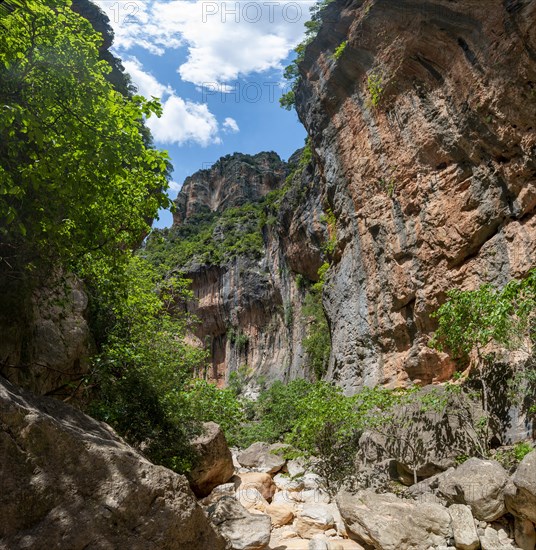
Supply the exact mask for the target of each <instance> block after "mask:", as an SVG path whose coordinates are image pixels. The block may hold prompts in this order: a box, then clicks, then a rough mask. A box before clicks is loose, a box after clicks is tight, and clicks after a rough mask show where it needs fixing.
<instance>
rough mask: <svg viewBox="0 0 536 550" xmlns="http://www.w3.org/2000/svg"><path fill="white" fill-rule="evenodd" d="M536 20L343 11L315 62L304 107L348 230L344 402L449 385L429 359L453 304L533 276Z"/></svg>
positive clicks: (331, 10)
mask: <svg viewBox="0 0 536 550" xmlns="http://www.w3.org/2000/svg"><path fill="white" fill-rule="evenodd" d="M535 19H536V5H535V4H534V2H528V1H524V0H520V1H506V2H504V1H503V0H490V1H489V2H487V3H486V8H485V9H483V4H482V2H480V1H479V0H460V1H457V2H450V1H448V0H433V1H432V0H423V1H421V2H417V3H415V2H411V1H409V0H400V1H397V2H387V1H376V2H363V1H360V0H353V1H352V0H335V1H334V2H333V3H331V4H330V5H329V6H328V8H327V9H326V11H325V14H324V24H323V25H322V27H321V29H320V31H319V33H318V36H317V37H316V38H315V39H314V40H313V41H312V43H311V44H310V45H309V46H308V47H307V48H306V50H305V58H304V61H303V62H302V63H301V64H300V67H299V68H300V73H301V75H302V78H301V82H300V84H299V86H298V88H297V91H296V106H297V111H298V114H299V117H300V120H301V121H302V122H303V124H304V125H305V127H306V129H307V131H308V133H309V136H310V139H311V145H312V148H313V157H314V159H315V162H316V165H317V169H318V171H319V173H321V178H322V186H323V189H324V192H325V196H326V199H327V200H328V202H329V203H330V205H331V207H332V210H333V213H334V214H335V216H336V218H337V241H338V244H337V248H336V251H335V265H334V266H333V267H332V268H331V269H330V271H329V272H328V278H327V284H326V292H325V299H324V305H325V307H326V309H327V312H328V315H329V319H330V327H331V333H332V358H331V365H330V371H329V378H330V379H332V380H334V381H336V382H337V383H338V384H341V385H343V386H344V387H345V388H346V390H347V391H348V392H354V391H356V390H358V389H359V388H360V387H362V386H363V385H364V384H365V385H374V384H390V385H393V386H395V385H404V384H406V383H407V382H408V381H416V382H420V383H430V382H432V381H440V380H444V379H445V378H447V377H449V376H450V375H451V373H452V369H453V365H451V364H450V363H449V361H448V360H447V359H446V357H445V356H442V355H438V354H437V353H435V352H433V351H432V350H430V349H428V348H427V346H426V343H427V341H428V337H429V335H430V333H431V332H432V331H433V330H434V329H435V322H434V320H433V319H431V318H430V314H431V313H432V312H433V311H434V310H436V309H437V307H438V306H439V305H440V303H441V302H442V301H443V300H444V296H445V292H446V290H448V289H450V288H452V287H461V288H464V289H471V288H475V287H476V286H478V285H479V284H480V283H481V282H492V283H497V284H504V283H505V282H506V281H508V280H509V279H510V278H512V277H522V276H523V275H525V274H526V273H527V271H528V269H529V268H531V267H532V266H533V265H535V261H536V238H535V237H536V218H535V216H534V214H535V207H536V132H535V130H534V120H535V119H536V84H535V82H536V56H535V54H534V52H535V48H536V25H534V21H535ZM344 41H347V44H346V47H345V48H344V51H343V52H342V55H340V56H339V57H338V59H337V58H335V56H333V52H334V51H335V49H336V48H337V47H338V46H339V45H341V43H343V42H344Z"/></svg>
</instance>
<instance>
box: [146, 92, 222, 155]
mask: <svg viewBox="0 0 536 550" xmlns="http://www.w3.org/2000/svg"><path fill="white" fill-rule="evenodd" d="M162 106H163V113H162V116H161V117H160V118H156V117H151V118H149V120H147V126H148V127H149V128H150V130H151V132H152V134H153V136H154V138H155V140H156V141H159V142H161V143H176V144H178V145H184V144H185V143H188V142H194V143H197V144H199V145H202V146H203V147H206V146H207V145H210V144H212V143H221V139H220V137H219V136H218V130H219V128H218V121H217V120H216V117H215V116H214V115H213V114H212V113H211V112H210V111H209V109H208V107H207V105H205V104H203V103H194V102H192V101H185V100H184V99H182V98H181V97H178V96H176V95H171V96H170V97H168V98H167V99H166V100H165V101H164V102H163V103H162Z"/></svg>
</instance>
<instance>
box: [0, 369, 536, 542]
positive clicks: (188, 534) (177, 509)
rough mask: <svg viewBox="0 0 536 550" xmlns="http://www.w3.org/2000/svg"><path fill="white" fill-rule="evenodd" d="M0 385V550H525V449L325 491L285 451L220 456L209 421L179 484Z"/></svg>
mask: <svg viewBox="0 0 536 550" xmlns="http://www.w3.org/2000/svg"><path fill="white" fill-rule="evenodd" d="M0 380H1V383H0V424H1V430H0V452H1V456H2V464H1V468H0V472H1V473H2V475H1V480H2V491H0V549H2V550H4V549H6V550H7V549H10V550H11V549H16V548H17V549H18V548H28V549H42V548H46V547H51V548H69V549H70V550H82V549H108V548H109V549H117V548H132V549H136V548H139V549H149V548H158V549H170V550H175V549H177V550H186V549H187V550H209V549H210V550H218V549H221V550H224V549H225V550H351V549H354V550H359V549H364V550H371V549H373V550H432V549H434V550H440V549H443V550H447V549H450V550H454V549H459V550H477V549H478V548H481V549H482V550H507V549H515V548H518V549H521V550H535V546H536V532H535V527H534V525H535V524H536V451H532V452H530V453H529V454H527V455H526V456H525V458H524V459H523V460H522V461H521V462H520V464H519V465H518V466H517V468H516V469H514V470H513V473H509V472H507V471H506V470H505V469H504V468H503V466H501V464H499V463H498V462H496V461H493V460H481V459H477V458H470V459H469V460H467V461H465V462H463V463H462V464H460V465H457V466H456V467H450V468H447V466H445V468H444V471H440V472H439V473H436V474H435V475H431V476H427V475H425V474H423V475H421V476H420V478H421V481H419V482H418V483H416V484H414V483H412V480H411V479H408V478H407V476H406V477H404V478H400V476H399V478H398V482H395V481H394V480H393V479H391V482H390V484H389V483H387V484H385V483H384V482H383V480H384V479H385V478H388V477H389V476H390V475H392V474H390V472H392V471H399V470H400V468H398V469H397V468H394V469H393V468H392V466H393V464H392V462H394V461H392V460H383V461H381V462H378V463H376V464H374V465H372V466H370V467H369V468H370V470H369V475H368V477H367V476H364V477H363V476H362V477H360V478H359V480H358V481H359V483H357V484H355V483H354V484H353V486H352V487H351V485H352V484H351V483H347V484H345V485H344V486H343V487H342V488H339V489H338V490H334V489H333V484H332V483H331V484H330V483H328V481H329V480H326V479H322V477H320V476H319V475H317V474H316V473H315V471H314V461H309V462H306V461H305V460H304V459H302V458H296V459H291V460H287V459H285V458H284V456H283V455H284V454H285V453H287V456H288V453H289V451H291V450H292V449H290V448H288V446H285V445H282V444H273V445H269V444H266V443H255V444H253V445H252V446H250V447H249V448H248V449H245V450H242V451H239V450H236V449H235V450H230V449H229V448H228V446H227V443H226V440H225V437H224V436H223V434H222V432H221V430H220V428H219V426H218V425H217V424H214V423H208V424H207V425H206V426H205V427H206V429H205V432H204V434H203V435H202V436H200V437H199V438H198V439H197V440H195V441H194V442H193V443H194V445H195V447H196V449H197V452H198V455H199V461H198V464H197V465H196V468H195V469H194V470H192V472H191V473H190V474H189V477H188V480H187V479H186V478H185V477H184V476H180V475H178V474H175V473H173V472H171V471H170V470H167V469H166V468H163V467H161V466H155V465H154V464H151V463H150V462H148V461H147V460H146V459H145V458H144V457H143V456H141V455H140V453H138V452H137V451H135V450H134V449H132V448H131V447H129V446H128V445H127V444H126V443H125V442H124V441H122V440H121V439H120V438H119V437H118V436H117V435H116V434H115V433H114V432H113V430H112V429H111V428H110V427H109V426H107V425H106V424H104V423H101V422H97V421H95V420H93V419H91V418H90V417H88V416H86V415H85V414H83V413H81V412H80V411H78V410H76V409H74V408H73V407H70V406H69V405H66V404H64V403H61V402H59V401H57V400H54V399H51V398H46V397H36V396H33V395H32V394H30V393H28V392H26V391H24V390H20V389H19V388H17V387H16V386H14V385H12V384H10V383H9V382H7V381H5V380H3V379H0ZM364 479H368V480H369V481H367V482H363V480H364ZM375 479H376V480H377V481H382V483H373V482H374V480H375ZM400 479H403V480H405V483H406V485H403V484H401V483H400ZM349 481H351V480H349ZM188 482H189V483H188ZM188 485H190V487H188ZM372 486H374V487H376V490H374V489H372V488H371V487H372ZM328 487H329V490H328ZM350 487H351V488H350ZM385 487H387V488H388V489H387V490H385ZM389 490H391V491H393V492H388V491H389ZM194 493H195V497H197V498H195V497H194ZM395 493H396V494H395Z"/></svg>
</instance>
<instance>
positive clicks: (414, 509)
mask: <svg viewBox="0 0 536 550" xmlns="http://www.w3.org/2000/svg"><path fill="white" fill-rule="evenodd" d="M337 504H338V506H339V510H340V512H341V516H342V518H343V519H344V523H345V525H346V529H347V530H348V534H349V535H350V536H352V538H356V539H358V540H360V541H363V543H364V544H366V545H370V546H373V547H374V548H378V549H382V550H417V549H419V550H420V549H421V548H422V549H425V548H429V547H430V546H432V547H437V546H443V545H445V544H446V543H447V542H448V540H449V539H450V537H451V535H452V530H451V527H450V522H451V520H450V515H449V513H448V511H447V510H446V509H445V508H443V507H442V506H439V505H437V504H428V503H417V502H414V501H409V500H402V499H400V498H398V497H396V496H395V495H392V494H382V495H379V494H376V493H374V492H372V491H370V490H368V491H361V492H359V493H358V494H357V495H352V494H350V493H347V492H344V491H343V492H341V493H339V494H338V495H337Z"/></svg>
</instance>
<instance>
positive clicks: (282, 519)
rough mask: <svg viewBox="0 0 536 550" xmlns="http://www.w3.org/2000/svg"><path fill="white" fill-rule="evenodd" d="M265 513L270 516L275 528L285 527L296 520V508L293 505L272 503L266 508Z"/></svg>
mask: <svg viewBox="0 0 536 550" xmlns="http://www.w3.org/2000/svg"><path fill="white" fill-rule="evenodd" d="M265 511H266V513H267V514H268V515H269V516H270V519H271V520H272V525H273V526H274V527H283V525H288V524H289V523H290V522H291V521H292V520H293V519H294V506H292V505H291V504H285V503H283V504H280V503H277V502H276V503H272V504H269V505H268V506H267V507H266V509H265Z"/></svg>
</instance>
